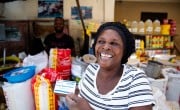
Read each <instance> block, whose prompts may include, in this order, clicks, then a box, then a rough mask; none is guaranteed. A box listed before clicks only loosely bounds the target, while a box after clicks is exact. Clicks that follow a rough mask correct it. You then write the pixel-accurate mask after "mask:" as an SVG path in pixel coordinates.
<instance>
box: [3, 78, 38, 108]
mask: <svg viewBox="0 0 180 110" xmlns="http://www.w3.org/2000/svg"><path fill="white" fill-rule="evenodd" d="M2 88H3V92H4V96H5V99H6V104H7V107H8V110H35V105H34V99H33V93H32V89H31V79H28V80H26V81H24V82H20V83H4V85H3V86H2Z"/></svg>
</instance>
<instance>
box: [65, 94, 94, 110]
mask: <svg viewBox="0 0 180 110" xmlns="http://www.w3.org/2000/svg"><path fill="white" fill-rule="evenodd" d="M66 102H67V104H68V107H69V110H92V109H91V107H90V105H89V103H88V102H87V101H86V100H85V99H84V98H81V97H79V96H78V95H76V94H68V95H66Z"/></svg>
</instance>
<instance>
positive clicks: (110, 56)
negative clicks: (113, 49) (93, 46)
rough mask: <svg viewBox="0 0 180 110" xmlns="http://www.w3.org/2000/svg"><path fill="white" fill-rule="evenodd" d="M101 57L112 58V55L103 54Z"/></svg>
mask: <svg viewBox="0 0 180 110" xmlns="http://www.w3.org/2000/svg"><path fill="white" fill-rule="evenodd" d="M101 57H107V58H112V55H109V54H105V53H101Z"/></svg>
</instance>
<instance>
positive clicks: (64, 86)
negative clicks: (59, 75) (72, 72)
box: [54, 80, 76, 95]
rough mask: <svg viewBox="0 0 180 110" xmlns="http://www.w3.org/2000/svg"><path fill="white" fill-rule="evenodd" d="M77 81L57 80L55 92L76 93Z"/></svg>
mask: <svg viewBox="0 0 180 110" xmlns="http://www.w3.org/2000/svg"><path fill="white" fill-rule="evenodd" d="M75 89H76V81H69V80H57V81H56V84H55V88H54V93H57V94H62V95H66V94H70V93H75Z"/></svg>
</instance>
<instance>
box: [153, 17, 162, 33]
mask: <svg viewBox="0 0 180 110" xmlns="http://www.w3.org/2000/svg"><path fill="white" fill-rule="evenodd" d="M160 33H161V24H160V21H159V20H155V21H154V22H153V34H156V35H158V34H160Z"/></svg>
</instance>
